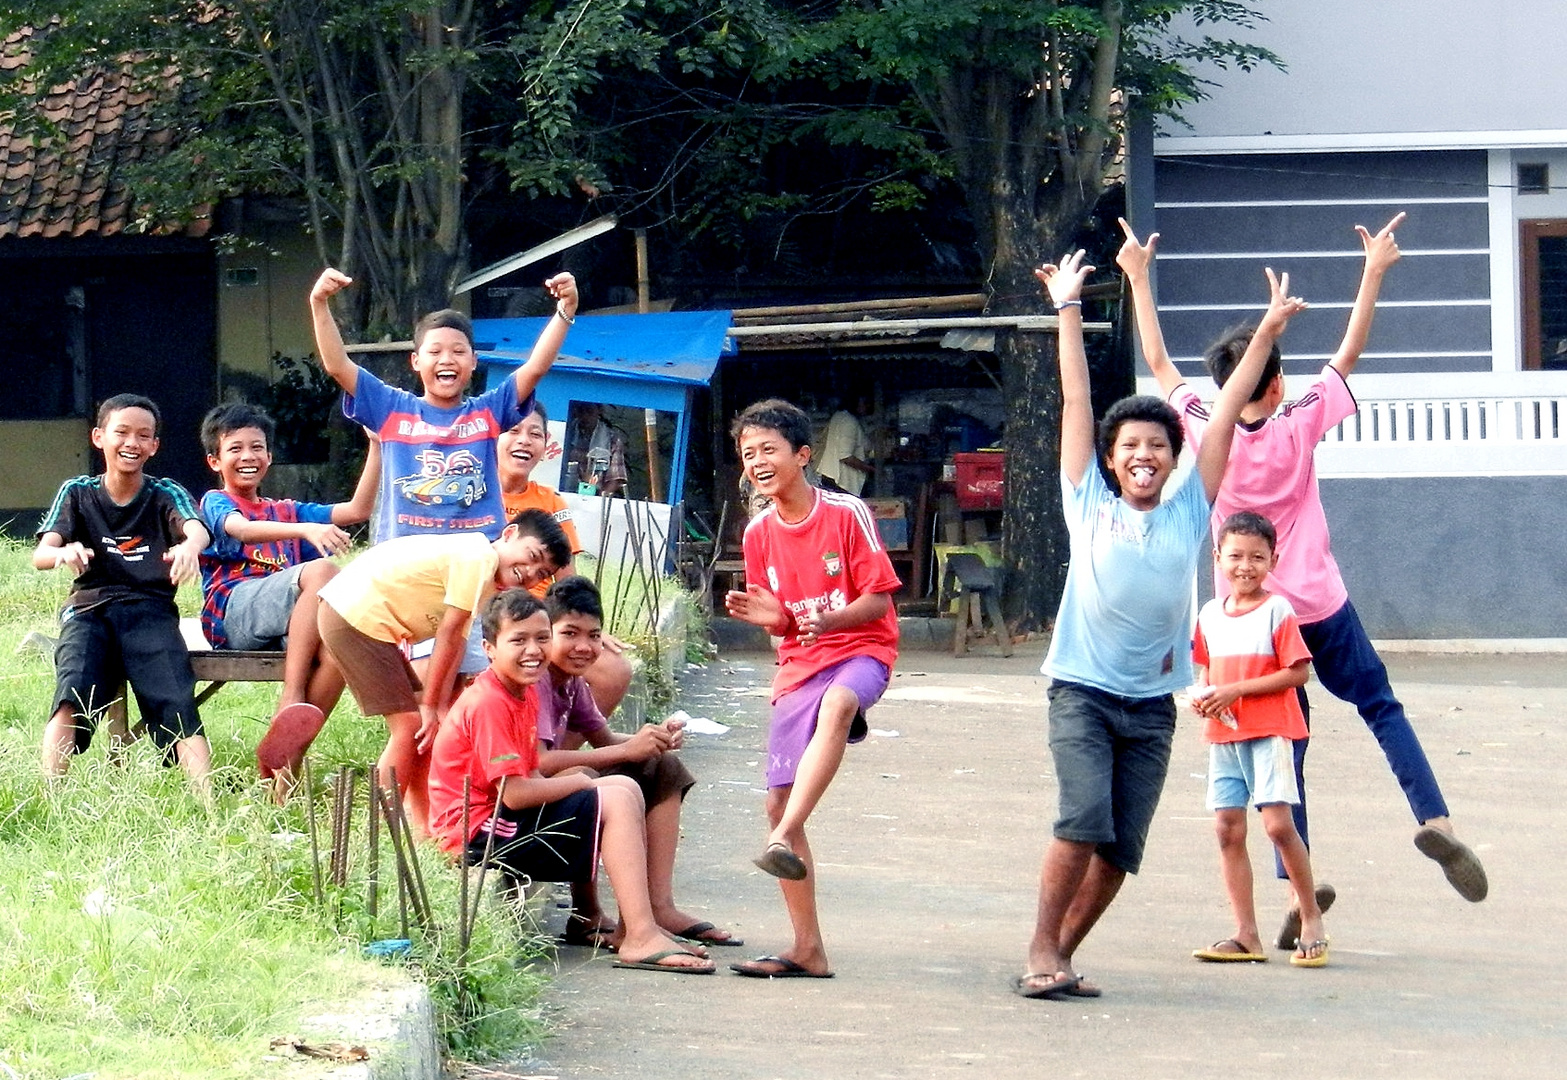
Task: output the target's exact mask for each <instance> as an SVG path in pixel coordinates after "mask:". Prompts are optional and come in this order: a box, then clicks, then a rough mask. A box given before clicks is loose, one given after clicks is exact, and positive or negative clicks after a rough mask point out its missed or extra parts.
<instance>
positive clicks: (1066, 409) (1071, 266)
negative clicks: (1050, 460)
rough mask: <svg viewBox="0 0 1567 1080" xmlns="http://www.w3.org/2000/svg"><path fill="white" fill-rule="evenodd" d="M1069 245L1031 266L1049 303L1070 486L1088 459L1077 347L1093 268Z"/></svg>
mask: <svg viewBox="0 0 1567 1080" xmlns="http://www.w3.org/2000/svg"><path fill="white" fill-rule="evenodd" d="M1093 271H1094V268H1093V267H1092V266H1085V265H1084V264H1083V252H1082V251H1081V250H1078V251H1075V252H1073V253H1072V254H1070V255H1068V256H1067V257H1066V258H1064V259H1062V260H1061V265H1060V266H1057V265H1055V264H1054V263H1046V264H1045V265H1044V266H1041V267H1040V268H1039V269H1038V270H1035V271H1034V276H1035V277H1036V278H1038V279H1039V280H1040V282H1041V283H1042V284H1043V285H1044V287H1045V295H1046V296H1047V297H1049V299H1050V302H1051V303H1052V304H1054V305H1055V309H1056V317H1057V319H1058V320H1059V322H1058V323H1057V326H1056V334H1057V336H1058V339H1059V344H1058V346H1057V349H1056V351H1057V353H1059V354H1060V360H1061V471H1062V472H1063V473H1064V474H1065V475H1066V478H1067V481H1068V482H1069V483H1070V484H1071V485H1072V486H1073V487H1074V488H1075V487H1077V485H1078V484H1081V483H1082V482H1083V476H1084V474H1085V473H1086V472H1087V471H1088V468H1089V467H1090V466H1091V465H1092V464H1093V461H1094V406H1093V401H1092V399H1091V398H1090V396H1089V392H1088V354H1087V353H1085V352H1084V351H1083V301H1082V292H1083V279H1084V278H1086V277H1087V276H1088V275H1089V274H1091V273H1093Z"/></svg>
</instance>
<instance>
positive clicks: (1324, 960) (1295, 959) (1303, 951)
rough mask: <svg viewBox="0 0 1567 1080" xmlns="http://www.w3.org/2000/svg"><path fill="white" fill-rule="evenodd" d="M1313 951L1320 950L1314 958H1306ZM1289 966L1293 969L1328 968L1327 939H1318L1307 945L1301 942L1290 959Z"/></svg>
mask: <svg viewBox="0 0 1567 1080" xmlns="http://www.w3.org/2000/svg"><path fill="white" fill-rule="evenodd" d="M1313 949H1317V950H1320V951H1319V952H1318V953H1317V955H1316V956H1308V955H1307V954H1308V953H1310V952H1311V951H1312V950H1313ZM1290 965H1291V966H1293V967H1303V968H1319V967H1327V966H1328V939H1327V938H1318V939H1317V940H1316V941H1313V942H1311V943H1310V944H1309V945H1308V944H1307V943H1306V942H1304V941H1303V942H1301V944H1300V948H1299V949H1296V950H1295V954H1294V955H1293V956H1291V957H1290Z"/></svg>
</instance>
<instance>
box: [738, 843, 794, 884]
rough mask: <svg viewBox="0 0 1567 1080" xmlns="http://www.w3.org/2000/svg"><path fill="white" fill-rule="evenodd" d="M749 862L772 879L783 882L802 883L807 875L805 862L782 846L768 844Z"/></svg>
mask: <svg viewBox="0 0 1567 1080" xmlns="http://www.w3.org/2000/svg"><path fill="white" fill-rule="evenodd" d="M751 861H752V862H753V863H755V864H756V865H757V866H758V867H760V868H761V869H763V870H766V871H767V872H768V873H769V874H771V875H773V877H776V878H783V879H784V880H785V881H803V880H804V879H805V875H806V873H807V871H806V869H805V860H804V859H802V858H800V856H798V855H796V854H795V853H794V852H792V851H790V850H789V849H788V847H786V846H785V845H783V844H768V845H767V850H766V851H764V852H762V853H761V854H760V855H758V856H757V857H756V858H754V859H752V860H751Z"/></svg>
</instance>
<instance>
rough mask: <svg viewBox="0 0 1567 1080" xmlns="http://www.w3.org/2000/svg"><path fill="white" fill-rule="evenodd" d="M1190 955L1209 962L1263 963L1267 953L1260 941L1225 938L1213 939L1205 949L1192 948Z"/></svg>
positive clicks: (1266, 960)
mask: <svg viewBox="0 0 1567 1080" xmlns="http://www.w3.org/2000/svg"><path fill="white" fill-rule="evenodd" d="M1192 955H1193V956H1195V957H1196V958H1197V959H1199V960H1201V961H1203V962H1205V963H1209V964H1265V963H1267V962H1268V954H1267V953H1265V952H1263V951H1262V941H1261V940H1260V939H1255V938H1254V939H1253V940H1251V941H1242V940H1241V939H1240V938H1225V939H1224V940H1222V941H1215V942H1214V943H1213V944H1212V945H1209V946H1208V947H1207V948H1206V949H1193V950H1192Z"/></svg>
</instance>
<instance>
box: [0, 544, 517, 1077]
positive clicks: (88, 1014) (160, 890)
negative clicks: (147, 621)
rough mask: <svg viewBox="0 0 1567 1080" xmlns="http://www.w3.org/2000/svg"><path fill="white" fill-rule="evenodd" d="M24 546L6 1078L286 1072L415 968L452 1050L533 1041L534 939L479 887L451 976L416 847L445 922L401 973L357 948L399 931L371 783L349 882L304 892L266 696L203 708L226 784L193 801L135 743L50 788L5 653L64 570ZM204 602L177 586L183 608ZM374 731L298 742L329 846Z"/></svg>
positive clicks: (16, 628)
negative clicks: (330, 792)
mask: <svg viewBox="0 0 1567 1080" xmlns="http://www.w3.org/2000/svg"><path fill="white" fill-rule="evenodd" d="M28 550H29V549H28V548H25V547H22V546H19V545H15V544H4V545H3V546H0V657H5V658H6V663H5V664H4V666H3V669H0V1066H3V1067H0V1076H3V1077H12V1076H16V1077H26V1078H32V1077H38V1078H44V1077H50V1078H53V1077H62V1076H75V1075H77V1074H91V1075H93V1076H95V1077H97V1078H100V1080H110V1078H120V1077H143V1076H146V1077H152V1076H157V1077H169V1078H175V1080H184V1078H187V1077H190V1078H194V1077H198V1076H199V1077H260V1076H270V1075H283V1074H287V1075H290V1076H292V1075H297V1074H298V1070H299V1068H300V1066H299V1065H297V1064H295V1063H293V1062H279V1061H276V1060H268V1058H269V1055H270V1051H269V1048H268V1044H269V1041H270V1040H271V1039H272V1038H273V1037H275V1036H280V1035H286V1034H299V1035H303V1036H305V1037H306V1038H311V1037H317V1038H330V1037H336V1038H342V1037H344V1033H341V1032H339V1033H337V1034H336V1035H334V1034H333V1033H332V1032H330V1031H316V1032H313V1031H311V1030H310V1025H309V1023H308V1022H307V1021H308V1019H309V1018H310V1017H312V1016H315V1015H319V1014H322V1013H326V1012H331V1011H339V1010H340V1005H341V1003H342V1002H344V1001H346V1000H350V999H353V998H355V997H357V996H359V995H362V994H365V993H367V992H368V991H370V990H372V989H374V988H376V987H381V986H387V985H393V984H397V983H399V982H402V981H405V980H406V979H407V978H408V977H409V975H410V974H412V975H414V976H416V977H421V978H424V979H425V980H426V981H428V982H429V983H430V985H431V990H432V994H433V996H434V998H435V1000H436V1003H437V1008H438V1011H439V1013H440V1018H441V1022H442V1025H443V1031H444V1034H445V1036H446V1038H447V1041H448V1044H449V1046H450V1047H451V1050H452V1052H453V1053H454V1054H455V1055H456V1056H458V1057H461V1058H464V1059H467V1060H485V1059H488V1058H492V1057H495V1056H498V1055H500V1054H502V1053H504V1052H506V1051H508V1050H511V1049H515V1048H516V1047H518V1046H520V1045H523V1044H526V1043H529V1042H533V1041H536V1040H537V1039H539V1038H540V1036H541V1026H540V1023H539V1020H538V1009H537V1004H536V999H537V994H538V990H539V988H540V986H541V984H542V981H543V980H542V977H541V976H539V975H537V974H534V973H533V972H531V971H530V970H528V969H527V968H526V966H523V965H519V963H518V960H519V957H520V956H522V955H524V954H523V952H522V951H521V949H520V946H519V941H521V940H523V939H524V938H526V937H527V935H526V934H525V933H524V930H523V928H522V927H520V926H519V925H518V924H517V922H516V920H515V919H514V917H513V916H512V915H511V913H510V912H508V911H507V910H506V909H505V908H504V907H503V905H501V904H499V903H497V902H496V901H495V899H494V897H493V896H490V897H486V900H485V902H484V905H483V912H484V914H483V915H482V917H481V919H480V923H479V926H478V928H477V930H476V934H475V939H474V944H473V946H472V949H471V950H470V953H469V955H468V956H467V958H466V962H465V963H464V964H463V965H462V966H461V968H459V965H458V960H457V957H456V952H457V948H456V944H455V926H456V922H457V917H456V911H457V906H458V901H457V894H458V888H459V885H458V877H457V875H456V874H455V873H454V872H453V871H452V870H451V869H450V868H449V866H448V864H447V863H446V862H445V860H444V859H443V858H441V857H440V856H439V854H437V853H436V852H435V851H433V850H430V851H426V852H424V853H423V856H424V857H423V858H422V860H421V863H422V866H423V873H424V877H425V880H426V882H427V884H428V885H429V888H430V892H431V894H432V901H433V903H432V906H433V908H434V911H435V919H436V925H437V929H436V930H435V931H434V932H432V933H430V934H427V935H420V934H417V933H416V934H415V938H416V942H415V959H414V960H412V961H411V962H409V964H408V965H407V967H406V970H405V969H403V968H400V967H393V968H389V967H386V966H383V965H382V964H380V963H378V962H375V961H371V960H367V959H365V958H364V957H363V955H362V950H361V945H362V943H363V942H365V941H369V940H373V939H375V938H381V937H395V936H397V935H398V923H397V901H396V893H395V885H394V884H393V883H394V881H395V870H394V867H393V863H392V859H391V855H390V851H389V849H388V848H387V847H386V846H385V840H384V838H383V841H382V856H381V861H380V865H379V874H380V880H381V883H382V887H381V896H382V899H381V912H380V918H379V919H378V920H375V921H372V920H371V919H370V918H369V916H368V913H367V911H366V909H365V875H366V871H367V868H368V864H369V859H368V856H367V851H366V848H365V845H364V835H365V828H364V825H365V822H364V818H365V811H364V796H363V788H364V784H363V782H362V781H361V783H360V785H359V787H360V791H361V796H360V801H359V808H360V809H359V812H358V813H357V814H356V815H355V821H354V829H355V832H354V834H353V839H352V842H351V844H350V847H351V851H352V852H353V854H352V857H351V867H350V877H349V881H348V884H347V885H346V886H345V887H344V888H342V889H332V888H331V887H330V886H328V887H327V889H326V896H325V901H326V902H325V904H324V906H322V905H318V904H317V903H316V900H315V890H314V884H313V882H314V874H313V865H314V863H313V860H312V857H311V851H310V843H309V840H308V828H307V824H306V819H305V801H304V800H303V799H299V798H296V799H295V800H294V802H293V803H292V804H291V805H290V806H289V807H287V808H286V809H283V810H279V809H277V808H275V807H273V806H272V805H271V803H270V802H269V801H268V799H267V798H266V793H265V790H264V788H263V786H262V785H261V784H260V783H259V782H258V781H257V780H256V776H255V766H254V759H253V753H254V748H255V743H256V740H257V738H258V737H259V735H260V733H261V731H262V730H263V728H264V724H265V721H266V718H268V717H270V716H271V714H272V712H273V710H274V708H275V707H276V696H277V688H276V686H266V685H233V686H229V687H226V688H224V689H223V691H222V692H220V693H219V694H218V695H217V696H216V697H214V698H213V699H212V700H211V701H209V702H208V703H207V705H205V706H204V707H203V710H202V718H203V722H204V724H205V726H206V728H207V733H208V736H209V738H210V739H211V742H212V745H213V757H214V763H215V765H216V766H217V769H218V772H217V775H216V783H215V790H216V792H217V794H216V797H215V800H214V805H213V806H212V807H211V808H208V807H205V806H203V805H202V804H201V802H200V801H198V800H197V799H196V798H195V797H194V796H193V795H192V794H191V792H190V789H189V788H188V787H187V785H186V784H185V782H184V780H183V774H181V773H180V772H179V771H178V770H175V769H168V768H165V767H163V766H162V765H161V764H160V763H159V761H158V760H157V757H158V755H157V754H156V753H155V751H154V750H153V748H152V747H151V746H149V745H147V744H146V743H137V744H135V745H134V746H133V747H132V748H131V752H130V754H129V756H128V761H127V762H126V764H125V765H124V766H115V765H111V764H109V763H108V762H107V761H106V760H105V757H104V754H103V751H102V749H101V747H100V746H99V744H98V742H96V741H95V743H94V746H93V748H92V749H91V750H90V751H89V752H88V753H87V754H85V755H82V756H81V757H79V758H77V759H76V760H75V762H74V763H73V765H72V768H71V771H70V774H69V775H68V776H67V777H66V778H65V779H64V780H62V781H58V782H56V783H52V784H49V783H46V782H45V781H44V779H43V777H42V775H41V771H40V768H39V741H40V738H41V735H42V729H43V723H44V720H45V716H46V713H47V712H48V709H49V704H50V698H51V696H52V691H53V674H52V669H51V666H50V663H49V660H48V659H47V658H45V657H41V656H37V655H33V654H28V655H20V656H19V655H17V654H16V648H17V644H18V643H19V642H20V641H21V640H22V638H23V637H24V636H25V635H26V634H27V633H28V632H29V631H33V630H38V631H42V632H44V633H47V634H51V635H52V634H53V633H54V632H55V622H54V611H55V609H56V608H57V607H58V605H59V603H60V602H61V601H62V600H63V598H64V594H65V588H66V584H67V583H66V580H65V577H64V575H63V574H42V573H37V572H35V571H33V570H32V569H31V566H30V564H29V561H28ZM197 602H198V595H197V594H196V593H195V592H194V591H193V590H191V589H190V587H189V586H187V587H186V589H184V590H182V594H181V607H182V610H184V611H185V612H186V613H187V614H189V613H193V612H194V609H195V605H196V603H197ZM384 741H385V729H384V727H383V726H382V725H381V723H380V721H379V720H368V721H367V720H366V719H365V718H364V717H363V716H362V715H361V714H360V713H359V712H358V710H357V709H355V708H354V707H353V703H352V700H351V699H350V698H348V697H347V696H346V695H345V699H344V701H343V703H342V704H340V705H339V706H338V708H337V710H336V712H335V713H334V714H333V717H332V720H331V722H330V723H329V724H328V725H327V728H326V731H325V732H324V733H323V735H322V737H321V739H320V740H318V742H317V745H316V748H315V749H314V750H313V751H312V763H313V768H314V773H315V779H316V787H317V789H318V791H319V792H320V794H318V796H317V798H316V799H315V800H314V803H315V807H316V815H317V827H318V830H319V840H320V849H321V860H322V862H323V871H324V869H325V867H324V863H325V859H326V849H327V848H328V847H329V846H330V831H329V826H328V821H327V817H328V813H329V810H328V807H327V805H326V803H327V801H328V800H327V797H326V795H325V789H326V786H327V778H328V777H329V776H330V775H331V774H332V773H334V772H335V771H336V770H337V768H338V766H339V765H341V764H351V765H358V766H364V765H366V764H367V763H369V762H372V761H374V759H375V757H376V755H377V754H378V753H379V752H380V749H381V746H382V744H383V743H384Z"/></svg>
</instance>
